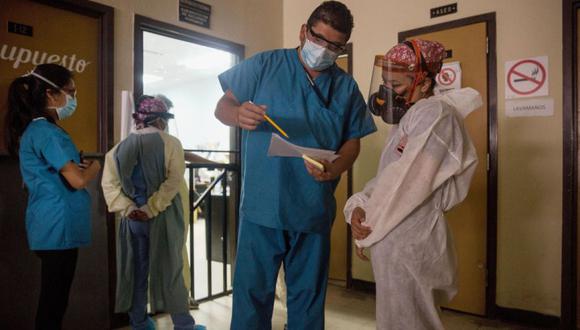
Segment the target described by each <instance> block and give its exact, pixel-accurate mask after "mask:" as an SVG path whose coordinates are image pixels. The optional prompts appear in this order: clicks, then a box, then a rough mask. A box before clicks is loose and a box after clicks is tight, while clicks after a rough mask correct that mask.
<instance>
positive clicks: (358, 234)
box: [350, 207, 372, 240]
mask: <svg viewBox="0 0 580 330" xmlns="http://www.w3.org/2000/svg"><path fill="white" fill-rule="evenodd" d="M365 218H366V213H365V210H363V209H361V208H360V207H357V208H355V209H354V211H352V216H351V218H350V227H351V229H352V237H354V238H355V239H357V240H361V239H365V238H367V237H368V236H369V235H370V234H371V232H372V230H371V228H370V227H367V226H365V225H363V224H362V223H363V222H364V221H365Z"/></svg>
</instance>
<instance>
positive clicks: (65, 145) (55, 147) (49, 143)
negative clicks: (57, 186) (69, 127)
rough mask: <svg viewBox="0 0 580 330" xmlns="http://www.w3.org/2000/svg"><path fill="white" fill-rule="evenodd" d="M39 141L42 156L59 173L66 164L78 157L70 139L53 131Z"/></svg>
mask: <svg viewBox="0 0 580 330" xmlns="http://www.w3.org/2000/svg"><path fill="white" fill-rule="evenodd" d="M39 140H40V141H39V143H42V147H41V148H40V152H41V154H42V156H43V157H44V159H46V161H47V162H48V164H49V165H50V166H51V167H53V168H54V169H56V170H57V171H60V170H61V169H62V168H63V167H64V166H65V165H66V164H67V163H68V162H70V161H75V160H76V159H77V157H78V154H77V153H76V147H75V146H74V144H73V143H72V141H71V140H70V138H69V137H68V136H66V135H64V134H60V133H58V132H56V131H55V130H51V131H49V132H47V134H45V135H43V136H42V139H39Z"/></svg>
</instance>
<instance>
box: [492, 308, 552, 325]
mask: <svg viewBox="0 0 580 330" xmlns="http://www.w3.org/2000/svg"><path fill="white" fill-rule="evenodd" d="M495 317H496V318H498V319H500V320H502V321H508V322H515V323H518V324H522V325H530V326H535V327H542V328H554V329H555V328H558V327H559V326H560V318H559V317H557V316H553V315H546V314H542V313H538V312H532V311H525V310H521V309H517V308H507V307H501V306H497V305H496V306H495Z"/></svg>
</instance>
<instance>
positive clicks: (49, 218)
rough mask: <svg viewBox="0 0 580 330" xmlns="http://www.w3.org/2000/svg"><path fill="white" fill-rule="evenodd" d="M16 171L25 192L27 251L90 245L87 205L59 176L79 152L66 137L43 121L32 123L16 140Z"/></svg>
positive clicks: (85, 198) (82, 193) (80, 193)
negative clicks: (19, 172)
mask: <svg viewBox="0 0 580 330" xmlns="http://www.w3.org/2000/svg"><path fill="white" fill-rule="evenodd" d="M19 158H20V171H21V173H22V178H23V180H24V183H25V184H26V187H27V188H28V206H27V208H26V231H27V234H28V243H29V245H30V249H31V250H64V249H72V248H78V247H82V246H86V245H89V244H90V241H91V223H90V207H91V201H90V196H89V194H88V192H87V191H86V190H85V189H78V190H77V189H74V188H72V187H71V186H70V185H69V184H68V182H67V181H66V180H65V179H64V177H62V175H61V174H60V170H61V169H62V168H63V167H64V165H66V164H67V163H68V162H70V161H72V162H75V163H79V161H80V159H79V152H78V150H77V148H76V147H75V145H74V144H73V142H72V141H71V139H70V137H69V136H68V134H67V133H66V132H65V131H64V130H62V129H61V128H60V127H58V126H56V125H54V124H51V123H50V122H48V121H47V120H46V119H45V118H38V119H35V120H33V121H32V122H31V123H30V124H29V125H28V127H27V128H26V130H25V131H24V134H23V135H22V138H21V139H20V151H19Z"/></svg>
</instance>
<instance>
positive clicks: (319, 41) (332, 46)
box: [308, 26, 346, 54]
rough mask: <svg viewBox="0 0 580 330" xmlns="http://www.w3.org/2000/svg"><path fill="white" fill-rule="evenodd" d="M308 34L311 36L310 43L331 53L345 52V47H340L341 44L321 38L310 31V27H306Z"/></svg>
mask: <svg viewBox="0 0 580 330" xmlns="http://www.w3.org/2000/svg"><path fill="white" fill-rule="evenodd" d="M308 32H309V33H310V35H311V36H312V39H313V40H312V41H313V42H314V43H316V44H318V45H320V46H322V47H324V48H326V49H328V50H330V51H333V52H335V53H339V54H340V53H342V52H344V51H345V50H346V45H344V44H343V45H341V44H337V43H336V42H332V41H329V40H328V39H326V38H325V37H323V36H321V35H320V34H318V33H316V32H314V31H312V27H311V26H309V27H308Z"/></svg>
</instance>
